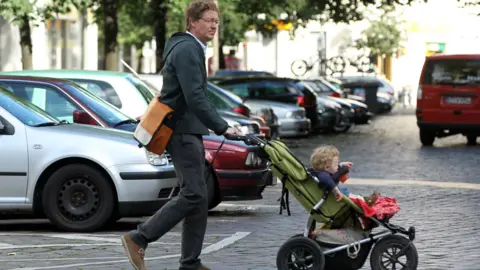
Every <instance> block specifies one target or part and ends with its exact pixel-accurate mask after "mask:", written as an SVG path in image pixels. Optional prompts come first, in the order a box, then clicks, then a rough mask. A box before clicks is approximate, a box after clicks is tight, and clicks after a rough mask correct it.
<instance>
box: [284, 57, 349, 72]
mask: <svg viewBox="0 0 480 270" xmlns="http://www.w3.org/2000/svg"><path fill="white" fill-rule="evenodd" d="M317 62H318V63H319V64H320V65H322V64H326V67H327V72H330V73H327V75H332V74H335V73H337V72H338V73H342V72H343V71H344V70H345V66H346V64H345V61H344V60H343V58H342V57H341V56H334V57H331V58H330V59H320V57H317V58H316V60H315V61H313V63H312V64H308V63H307V61H306V60H303V59H298V60H295V61H293V62H292V64H291V65H290V69H291V71H292V73H293V74H294V75H295V76H303V75H305V74H306V73H307V72H308V71H310V70H312V69H313V67H314V66H315V64H316V63H317Z"/></svg>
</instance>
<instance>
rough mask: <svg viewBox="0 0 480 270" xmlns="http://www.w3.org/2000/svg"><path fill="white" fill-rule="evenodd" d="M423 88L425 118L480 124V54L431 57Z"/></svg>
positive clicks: (421, 100)
mask: <svg viewBox="0 0 480 270" xmlns="http://www.w3.org/2000/svg"><path fill="white" fill-rule="evenodd" d="M419 90H420V91H421V92H422V93H421V94H420V95H421V99H420V100H418V102H419V103H420V104H419V105H420V106H419V108H421V110H422V117H423V121H425V122H435V123H456V124H480V56H478V58H476V57H473V58H450V57H449V58H440V57H438V58H435V57H432V58H427V60H426V62H425V66H424V71H423V75H422V81H421V89H419Z"/></svg>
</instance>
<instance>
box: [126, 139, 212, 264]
mask: <svg viewBox="0 0 480 270" xmlns="http://www.w3.org/2000/svg"><path fill="white" fill-rule="evenodd" d="M167 151H168V152H169V153H170V155H171V157H172V161H173V164H174V166H175V171H176V173H177V178H178V180H179V183H180V187H181V189H180V192H179V194H178V196H176V197H175V198H174V199H172V200H171V201H169V202H168V203H167V204H165V205H164V206H163V207H162V208H161V209H159V210H158V211H157V212H156V213H155V215H153V216H152V217H150V218H149V219H148V220H147V221H146V222H145V223H143V224H141V225H139V226H138V229H137V231H132V232H130V233H129V235H130V236H131V237H132V239H133V240H134V241H135V242H137V243H138V244H139V246H140V247H142V248H144V249H145V248H146V247H147V245H148V243H151V242H154V241H156V240H158V239H159V238H160V237H162V236H163V235H164V234H165V233H167V232H168V231H170V229H172V228H173V227H174V226H176V225H177V224H178V223H179V222H180V221H181V220H182V219H184V221H183V234H182V257H181V258H180V269H197V268H198V267H199V266H200V259H199V258H198V257H199V255H200V252H201V251H202V246H203V238H204V235H205V230H206V228H207V218H208V202H207V197H208V196H207V187H206V183H205V182H206V180H205V168H206V166H205V148H204V145H203V139H202V136H201V135H196V134H181V133H180V134H178V133H174V134H173V135H172V137H171V139H170V142H169V143H168V146H167Z"/></svg>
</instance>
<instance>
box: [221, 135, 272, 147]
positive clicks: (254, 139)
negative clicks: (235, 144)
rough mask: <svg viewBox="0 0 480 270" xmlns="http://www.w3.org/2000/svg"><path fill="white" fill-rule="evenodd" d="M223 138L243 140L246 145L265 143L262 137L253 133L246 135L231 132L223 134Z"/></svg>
mask: <svg viewBox="0 0 480 270" xmlns="http://www.w3.org/2000/svg"><path fill="white" fill-rule="evenodd" d="M223 136H225V139H227V140H232V141H243V142H244V143H245V144H247V145H261V144H265V143H266V142H264V141H263V140H262V139H260V138H259V137H258V136H255V135H254V134H247V135H233V134H225V135H223Z"/></svg>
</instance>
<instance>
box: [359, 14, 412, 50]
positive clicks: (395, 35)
mask: <svg viewBox="0 0 480 270" xmlns="http://www.w3.org/2000/svg"><path fill="white" fill-rule="evenodd" d="M369 23H370V26H369V27H368V28H367V29H365V30H364V31H363V32H362V34H361V38H360V39H358V40H356V41H355V47H356V48H358V49H362V48H368V49H370V54H371V55H373V56H393V55H394V54H396V53H398V52H399V51H400V50H401V43H402V41H403V34H402V33H403V32H402V25H403V23H404V21H402V20H399V19H398V17H397V16H396V14H394V13H393V10H392V9H386V10H385V11H384V12H382V14H381V15H380V16H379V17H378V18H375V19H370V20H369Z"/></svg>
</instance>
